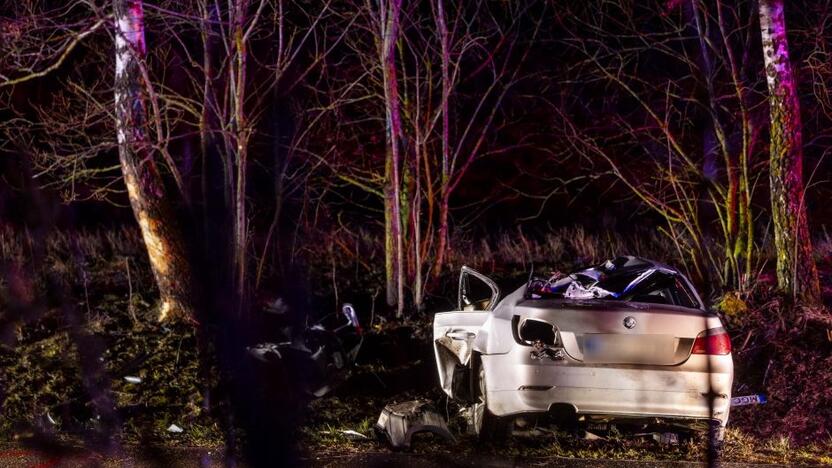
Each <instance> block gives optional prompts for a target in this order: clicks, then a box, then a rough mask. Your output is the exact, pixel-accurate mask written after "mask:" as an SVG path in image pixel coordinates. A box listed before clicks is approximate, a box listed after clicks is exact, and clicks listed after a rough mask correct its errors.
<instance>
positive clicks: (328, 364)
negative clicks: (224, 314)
mask: <svg viewBox="0 0 832 468" xmlns="http://www.w3.org/2000/svg"><path fill="white" fill-rule="evenodd" d="M266 309H267V311H268V312H269V313H270V314H274V318H275V319H276V320H277V324H278V325H279V327H278V328H279V330H280V331H279V332H278V333H277V334H276V336H274V337H272V339H271V340H270V341H267V342H261V343H257V344H255V345H253V346H249V347H247V348H246V351H247V353H248V354H249V356H250V357H252V358H253V359H255V360H256V361H258V362H259V363H260V365H261V366H263V365H265V366H263V367H262V368H263V369H264V370H265V372H266V373H268V374H274V375H280V373H281V372H287V371H288V372H294V373H299V372H300V371H299V370H302V372H303V375H304V377H305V378H304V379H303V385H304V386H305V389H304V390H305V393H307V394H308V395H309V396H312V397H315V398H320V397H322V396H324V395H326V394H327V393H329V392H330V391H332V389H333V388H335V387H336V386H338V385H339V384H340V383H342V382H343V381H344V380H346V378H347V376H348V374H349V371H350V369H351V368H352V366H353V364H354V363H355V359H356V357H357V356H358V350H359V349H360V348H361V344H362V342H363V340H364V338H363V331H362V329H361V325H360V324H359V322H358V316H357V314H356V311H355V308H354V307H353V306H352V305H351V304H344V305H343V306H342V308H341V312H340V314H330V315H329V316H326V317H323V318H322V319H321V320H320V321H319V322H318V323H315V324H313V325H311V326H304V327H302V328H300V327H298V326H297V324H293V323H291V320H288V318H287V315H288V313H287V311H288V307H287V306H286V304H285V303H284V302H283V301H282V300H281V299H276V300H275V301H274V302H272V303H270V304H268V305H267V306H266ZM333 316H334V317H333ZM339 319H340V320H339ZM325 322H326V325H325V324H324V323H325Z"/></svg>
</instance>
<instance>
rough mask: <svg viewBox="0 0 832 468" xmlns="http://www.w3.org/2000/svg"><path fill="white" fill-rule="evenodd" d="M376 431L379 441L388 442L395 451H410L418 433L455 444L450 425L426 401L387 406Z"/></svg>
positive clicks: (379, 419)
mask: <svg viewBox="0 0 832 468" xmlns="http://www.w3.org/2000/svg"><path fill="white" fill-rule="evenodd" d="M374 429H375V431H376V434H377V435H378V437H379V439H382V440H387V442H389V443H390V445H391V446H392V447H393V448H394V449H409V448H410V441H411V437H412V436H413V434H415V433H417V432H431V433H433V434H436V435H438V436H440V437H442V438H444V439H445V440H448V441H450V442H455V439H454V436H453V435H452V434H451V432H450V431H449V430H448V424H447V423H446V422H445V420H444V419H443V418H442V416H440V415H439V413H437V412H436V411H435V410H434V409H433V408H432V407H431V405H430V403H429V402H427V401H425V400H412V401H406V402H404V403H396V404H390V405H387V406H385V407H384V410H382V412H381V415H380V416H379V418H378V422H377V423H376V425H375V426H374Z"/></svg>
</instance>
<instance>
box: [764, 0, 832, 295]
mask: <svg viewBox="0 0 832 468" xmlns="http://www.w3.org/2000/svg"><path fill="white" fill-rule="evenodd" d="M783 3H784V2H783V0H760V9H759V12H760V29H761V32H762V43H763V58H764V61H765V62H764V63H765V72H766V81H767V83H768V92H769V111H770V116H771V125H770V132H769V133H770V138H771V149H770V169H769V179H770V184H771V212H772V219H773V224H774V243H775V249H776V252H777V284H778V287H779V288H780V290H781V291H783V292H784V293H786V294H789V295H793V296H795V297H797V298H800V299H802V300H804V301H807V302H818V301H819V300H820V286H819V283H818V273H817V268H816V266H815V263H814V260H813V259H812V242H811V239H810V237H809V226H808V222H807V219H806V207H805V205H804V189H803V138H802V133H801V132H802V126H801V121H800V102H799V100H798V96H797V83H796V81H795V79H794V74H793V73H792V69H791V62H790V60H789V45H788V40H787V37H786V19H785V16H784V11H783Z"/></svg>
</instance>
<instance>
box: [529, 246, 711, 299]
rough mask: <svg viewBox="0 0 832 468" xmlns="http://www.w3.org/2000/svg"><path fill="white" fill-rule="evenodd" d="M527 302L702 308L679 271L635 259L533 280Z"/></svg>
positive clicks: (557, 273)
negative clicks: (600, 301) (615, 302)
mask: <svg viewBox="0 0 832 468" xmlns="http://www.w3.org/2000/svg"><path fill="white" fill-rule="evenodd" d="M525 298H526V299H561V298H562V299H571V300H593V299H605V300H620V301H632V302H648V303H658V304H671V305H679V306H683V307H691V308H701V307H702V303H701V300H700V299H699V297H698V296H697V295H696V292H695V291H694V290H693V288H692V286H691V284H690V282H689V281H688V280H687V279H686V278H685V277H684V275H682V274H681V273H680V272H679V271H678V270H676V269H674V268H672V267H670V266H667V265H664V264H661V263H658V262H654V261H652V260H647V259H644V258H640V257H634V256H621V257H616V258H613V259H610V260H607V261H606V262H604V263H601V264H599V265H595V266H592V267H589V268H584V269H581V270H578V271H575V272H573V273H569V274H563V273H560V272H554V273H553V274H552V275H551V276H549V277H548V278H532V279H531V280H530V281H529V283H528V285H527V287H526V293H525Z"/></svg>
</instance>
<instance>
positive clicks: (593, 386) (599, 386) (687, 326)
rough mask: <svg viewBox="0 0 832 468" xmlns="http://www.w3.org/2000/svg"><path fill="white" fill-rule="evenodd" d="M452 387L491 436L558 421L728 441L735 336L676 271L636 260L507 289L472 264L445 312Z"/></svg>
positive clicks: (445, 363) (441, 331)
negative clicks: (655, 428)
mask: <svg viewBox="0 0 832 468" xmlns="http://www.w3.org/2000/svg"><path fill="white" fill-rule="evenodd" d="M433 338H434V349H435V356H436V364H437V368H438V372H439V381H440V384H441V386H442V389H443V390H444V391H445V393H447V394H448V395H449V396H450V397H453V398H455V399H457V400H459V401H461V402H463V404H465V405H467V408H468V411H469V422H470V424H471V431H472V432H474V433H476V434H477V435H479V436H480V437H481V438H496V437H500V436H505V435H509V434H510V433H511V432H512V431H513V430H515V429H520V428H521V427H524V426H525V427H528V426H529V424H535V423H536V422H538V421H541V420H544V419H548V420H550V421H554V422H556V423H558V424H570V425H578V424H585V425H587V426H591V425H596V426H597V425H603V424H616V425H626V424H631V425H636V426H637V427H639V428H641V429H645V428H646V427H647V426H648V425H652V424H656V425H662V427H665V428H667V427H670V428H678V429H680V430H684V431H692V430H693V431H695V430H707V429H708V428H709V427H712V428H713V429H714V431H713V432H712V434H714V435H715V436H716V438H717V440H721V438H722V435H723V433H724V428H725V425H726V423H727V422H728V412H729V408H730V400H731V384H732V381H733V361H732V358H731V341H730V339H729V337H728V335H727V333H726V332H725V330H724V328H723V326H722V323H721V322H720V320H719V318H718V317H717V316H716V315H714V314H711V313H709V312H707V311H706V310H705V308H704V305H703V303H702V300H701V299H700V297H699V295H698V294H697V293H696V291H695V289H694V288H693V286H692V285H691V282H690V281H689V280H688V279H687V278H686V277H685V276H684V275H683V274H682V273H680V272H679V271H678V270H676V269H674V268H671V267H669V266H666V265H662V264H659V263H656V262H653V261H650V260H645V259H642V258H637V257H618V258H615V259H612V260H609V261H607V262H605V263H602V264H600V265H596V266H593V267H590V268H586V269H583V270H580V271H576V272H574V273H571V274H568V275H563V274H559V273H555V274H552V275H551V276H549V277H548V278H537V277H532V278H530V279H529V281H528V282H527V283H526V285H525V286H522V287H520V288H518V289H517V290H515V291H513V292H512V293H510V294H508V295H505V296H501V295H500V291H499V288H498V287H497V285H496V284H495V283H494V281H492V280H491V279H489V278H488V277H486V276H484V275H482V274H480V273H478V272H476V271H474V270H472V269H470V268H468V267H463V268H462V272H461V275H460V281H459V297H458V310H456V311H453V312H443V313H437V314H436V316H435V318H434V322H433Z"/></svg>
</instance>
